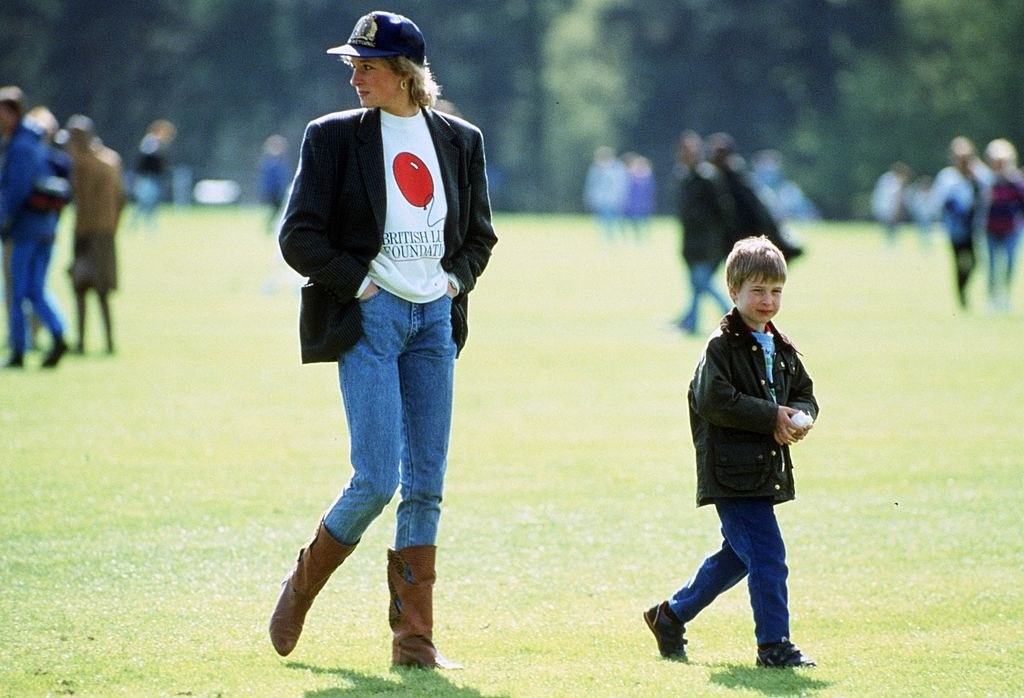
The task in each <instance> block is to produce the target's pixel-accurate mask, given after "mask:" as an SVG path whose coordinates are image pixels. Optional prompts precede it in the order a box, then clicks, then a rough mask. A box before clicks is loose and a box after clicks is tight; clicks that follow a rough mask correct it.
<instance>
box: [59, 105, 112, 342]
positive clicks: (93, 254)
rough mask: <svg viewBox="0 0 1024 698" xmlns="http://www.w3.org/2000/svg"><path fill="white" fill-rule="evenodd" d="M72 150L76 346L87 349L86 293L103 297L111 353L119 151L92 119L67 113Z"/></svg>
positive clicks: (71, 274) (72, 273)
mask: <svg viewBox="0 0 1024 698" xmlns="http://www.w3.org/2000/svg"><path fill="white" fill-rule="evenodd" d="M67 132H68V146H67V147H68V152H69V153H70V154H71V157H72V158H73V159H74V163H75V168H74V175H73V177H72V186H73V190H74V195H75V239H74V260H73V262H72V264H71V267H70V269H69V270H68V273H69V274H70V276H71V285H72V287H73V288H74V291H75V306H76V309H77V311H78V343H77V345H76V346H75V352H76V353H78V354H84V353H85V339H86V295H87V294H88V292H89V291H90V290H91V291H94V292H95V293H96V297H97V299H98V300H99V305H100V316H101V318H102V320H103V330H104V337H105V338H106V349H107V353H108V354H113V353H114V331H113V322H112V319H111V313H110V301H109V295H110V292H111V291H113V290H115V289H117V252H116V249H115V242H114V238H115V235H116V233H117V227H118V225H119V224H120V221H121V211H122V209H123V208H124V201H125V194H124V187H123V185H122V169H121V156H120V155H118V154H117V153H116V152H115V151H113V150H111V149H110V148H108V147H106V146H105V145H103V143H102V141H100V139H99V138H98V137H97V136H96V132H95V128H94V126H93V122H92V119H90V118H89V117H87V116H83V115H81V114H76V115H74V116H72V117H71V118H70V119H68V123H67Z"/></svg>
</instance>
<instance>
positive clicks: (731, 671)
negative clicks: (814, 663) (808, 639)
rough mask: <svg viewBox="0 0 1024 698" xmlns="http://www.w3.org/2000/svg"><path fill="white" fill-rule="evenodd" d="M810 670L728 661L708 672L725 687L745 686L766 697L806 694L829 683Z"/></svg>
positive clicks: (715, 681) (713, 680) (822, 688)
mask: <svg viewBox="0 0 1024 698" xmlns="http://www.w3.org/2000/svg"><path fill="white" fill-rule="evenodd" d="M813 674H814V669H764V668H758V667H751V666H747V665H745V664H730V665H727V666H724V667H721V668H715V669H713V670H712V672H711V676H710V680H711V683H714V684H718V685H719V686H724V687H725V688H729V689H736V688H746V689H748V690H751V691H757V692H758V693H763V694H764V695H766V696H791V695H807V694H809V693H812V692H814V691H823V690H825V689H826V688H828V687H829V686H831V685H832V684H831V683H830V682H828V681H822V680H820V679H816V678H814V675H813Z"/></svg>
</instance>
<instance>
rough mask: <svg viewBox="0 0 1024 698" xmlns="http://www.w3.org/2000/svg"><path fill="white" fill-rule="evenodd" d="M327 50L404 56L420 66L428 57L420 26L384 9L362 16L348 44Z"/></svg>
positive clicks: (360, 55) (358, 55)
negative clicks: (383, 10)
mask: <svg viewBox="0 0 1024 698" xmlns="http://www.w3.org/2000/svg"><path fill="white" fill-rule="evenodd" d="M327 53H334V54H339V55H342V56H351V57H353V58H384V57H386V56H405V57H406V58H408V59H409V60H410V61H412V62H413V63H415V64H417V65H423V62H424V60H425V58H426V55H425V53H426V49H425V47H424V43H423V34H422V33H421V32H420V28H419V27H417V26H416V24H415V23H414V22H413V21H412V20H411V19H409V18H408V17H403V16H402V15H399V14H395V13H394V12H382V11H377V12H371V13H370V14H368V15H363V16H362V17H360V18H359V21H358V22H356V27H355V29H353V30H352V36H350V37H349V38H348V43H346V44H343V45H341V46H335V47H334V48H332V49H328V50H327Z"/></svg>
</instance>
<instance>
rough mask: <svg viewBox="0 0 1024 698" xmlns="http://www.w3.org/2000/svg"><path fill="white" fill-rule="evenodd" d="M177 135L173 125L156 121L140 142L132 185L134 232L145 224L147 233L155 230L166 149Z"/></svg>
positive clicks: (165, 161)
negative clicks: (147, 229)
mask: <svg viewBox="0 0 1024 698" xmlns="http://www.w3.org/2000/svg"><path fill="white" fill-rule="evenodd" d="M176 135H177V129H176V128H175V126H174V124H172V123H171V122H170V121H168V120H167V119H157V120H156V121H154V122H153V123H151V124H150V125H149V128H147V129H146V134H145V135H144V136H143V137H142V141H140V142H139V152H138V155H137V156H136V159H135V169H134V172H133V182H132V195H133V196H134V198H135V212H134V214H133V215H132V226H131V227H132V228H133V229H134V228H136V227H137V226H139V225H140V224H145V225H146V226H147V227H148V228H149V230H150V231H155V230H156V228H157V218H156V212H157V207H158V205H159V204H160V199H161V197H162V196H163V192H164V180H165V179H166V178H167V171H168V165H167V149H168V147H170V145H171V143H173V142H174V138H175V136H176Z"/></svg>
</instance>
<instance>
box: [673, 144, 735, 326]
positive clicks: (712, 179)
mask: <svg viewBox="0 0 1024 698" xmlns="http://www.w3.org/2000/svg"><path fill="white" fill-rule="evenodd" d="M677 159H678V167H677V168H676V176H677V177H678V179H679V222H680V224H681V226H682V233H683V244H682V255H683V264H684V265H685V266H686V269H687V272H688V273H689V280H690V307H689V309H688V310H687V311H686V312H685V313H683V315H682V317H680V318H679V321H678V327H679V329H681V330H682V331H683V332H686V333H687V334H695V333H697V331H698V330H699V316H700V301H701V298H702V297H704V296H707V297H708V298H710V299H711V300H712V301H714V302H715V303H716V304H718V306H719V308H720V309H721V311H722V315H725V314H726V313H727V312H729V310H730V308H732V303H730V302H729V300H727V299H726V297H725V295H724V294H723V293H722V292H721V291H719V290H718V289H717V288H716V287H715V285H714V276H715V271H717V269H718V267H719V265H721V263H722V260H724V259H725V255H726V252H727V251H728V250H727V248H726V244H727V243H726V240H727V238H728V236H729V232H730V231H731V230H732V229H733V228H735V222H734V221H733V217H734V215H735V214H734V210H733V205H732V199H731V197H730V196H729V194H728V192H727V191H726V190H725V183H724V182H723V181H722V174H721V172H719V170H718V169H717V168H715V166H714V165H712V164H711V163H709V162H707V161H706V160H705V159H704V141H703V140H702V139H701V137H700V136H699V135H698V134H697V133H696V132H695V131H685V132H683V134H682V135H681V136H680V138H679V149H678V152H677Z"/></svg>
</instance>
